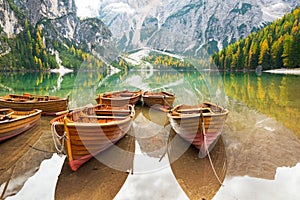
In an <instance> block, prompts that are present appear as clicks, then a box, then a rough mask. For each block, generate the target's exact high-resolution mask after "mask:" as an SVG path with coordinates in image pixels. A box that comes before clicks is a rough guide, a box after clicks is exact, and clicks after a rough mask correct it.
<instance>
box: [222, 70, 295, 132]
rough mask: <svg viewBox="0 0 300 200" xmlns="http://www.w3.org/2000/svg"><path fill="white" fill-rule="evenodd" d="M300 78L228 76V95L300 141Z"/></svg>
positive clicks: (249, 74)
mask: <svg viewBox="0 0 300 200" xmlns="http://www.w3.org/2000/svg"><path fill="white" fill-rule="evenodd" d="M299 81H300V76H294V75H279V74H265V73H263V74H262V75H261V76H256V74H255V73H245V74H243V73H230V74H228V73H225V74H224V85H225V91H226V94H227V95H228V96H230V97H232V98H234V99H237V100H240V101H243V102H244V103H246V104H247V105H248V106H249V107H250V108H254V109H257V110H258V111H260V112H262V113H264V114H266V115H268V116H270V117H274V118H275V119H276V120H278V121H280V122H282V123H283V124H284V125H285V126H286V127H287V128H289V129H291V130H292V131H293V132H294V133H295V134H296V135H297V136H298V138H300V129H299V128H298V124H299V123H300V87H299V85H297V84H296V83H299Z"/></svg>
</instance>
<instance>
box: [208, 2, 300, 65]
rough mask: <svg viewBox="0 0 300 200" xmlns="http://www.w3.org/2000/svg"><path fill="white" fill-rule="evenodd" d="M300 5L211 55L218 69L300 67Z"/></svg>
mask: <svg viewBox="0 0 300 200" xmlns="http://www.w3.org/2000/svg"><path fill="white" fill-rule="evenodd" d="M299 19H300V7H297V8H296V9H294V10H293V11H292V12H291V13H290V14H286V15H285V16H283V17H282V18H281V19H278V20H276V21H275V22H273V23H271V24H269V25H268V26H266V27H265V28H263V29H261V30H260V31H258V32H256V33H252V34H250V35H249V36H248V37H246V38H245V39H242V40H239V41H237V42H236V43H233V44H231V45H229V46H228V47H226V48H224V49H223V50H221V51H220V52H218V53H215V54H214V55H213V56H212V62H213V63H214V64H216V65H217V66H218V68H219V69H224V70H239V69H245V68H246V69H255V68H256V67H257V66H259V65H260V66H262V68H263V69H264V70H265V69H274V68H282V67H286V68H297V67H300V56H299V55H300V22H299Z"/></svg>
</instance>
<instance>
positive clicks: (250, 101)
mask: <svg viewBox="0 0 300 200" xmlns="http://www.w3.org/2000/svg"><path fill="white" fill-rule="evenodd" d="M81 73H82V74H81V75H79V76H78V74H77V73H71V74H67V75H65V76H64V78H63V81H62V82H61V88H60V90H57V91H53V90H52V89H53V88H54V86H56V84H57V79H58V76H57V75H56V74H48V73H45V74H39V73H36V74H25V75H24V74H4V75H3V74H1V75H0V83H1V85H0V87H1V90H0V94H6V93H8V92H11V91H14V92H17V93H23V92H25V91H26V92H32V93H41V94H49V93H50V94H51V95H56V96H66V95H67V94H70V100H71V107H76V106H79V105H86V104H88V103H92V104H95V101H94V98H95V97H96V96H95V94H97V93H102V92H105V91H111V90H119V89H130V90H134V89H139V88H143V89H151V88H166V89H169V90H170V91H172V92H174V93H175V94H176V96H177V98H176V100H175V104H181V103H187V104H195V103H196V102H197V103H198V102H202V101H213V102H216V103H218V104H220V105H222V106H225V107H226V108H228V109H229V110H230V114H229V116H228V119H227V121H226V126H225V129H224V132H223V137H222V139H223V142H224V146H223V147H224V148H223V149H225V150H226V155H227V174H226V180H230V179H231V178H233V179H234V177H237V176H241V177H242V176H250V177H252V178H264V179H267V180H273V179H274V176H275V173H276V170H277V169H278V167H282V166H295V165H296V163H298V162H299V161H300V141H299V137H300V136H299V128H298V127H297V125H298V124H299V122H300V116H299V113H300V110H299V109H300V106H299V105H300V96H299V95H300V91H299V89H300V87H299V86H298V85H297V84H296V83H298V82H299V79H300V76H290V75H289V76H287V75H274V74H264V73H263V74H262V75H261V76H259V77H258V76H256V74H255V73H253V74H252V73H246V74H243V73H224V74H221V77H220V76H219V74H214V73H213V72H191V71H190V72H183V71H180V72H179V71H155V70H154V71H152V72H151V73H144V72H143V71H140V70H136V71H129V72H125V73H117V74H114V75H112V76H110V77H105V76H103V75H102V73H101V72H93V73H90V72H81ZM24 76H25V77H26V78H25V77H24ZM227 96H228V97H227ZM137 109H138V108H137ZM139 111H140V112H137V114H138V115H137V116H136V119H135V124H136V126H135V127H134V132H133V133H132V135H130V136H131V137H133V136H135V134H136V136H138V137H137V138H136V141H137V142H136V143H134V144H135V145H136V148H137V149H136V153H137V154H138V155H139V156H140V158H137V159H136V160H134V164H133V166H134V168H135V169H137V170H136V172H137V173H136V174H135V170H134V171H133V172H134V174H133V176H131V175H130V177H134V178H133V179H132V181H133V182H130V184H131V186H129V187H125V185H124V188H125V189H123V188H122V189H121V191H123V192H124V191H127V192H128V190H127V189H129V193H127V194H126V195H127V196H128V195H129V196H128V197H130V198H131V197H133V196H130V194H132V193H134V192H136V196H134V197H140V196H139V195H142V193H143V192H142V191H143V190H141V188H140V187H139V185H138V184H141V186H145V187H142V188H147V192H144V194H145V195H147V194H149V195H150V194H152V195H153V193H154V192H156V190H155V189H157V188H159V186H157V185H162V184H164V186H165V187H164V189H162V190H158V191H159V192H156V193H155V194H157V195H159V194H162V195H164V194H166V191H168V190H170V187H172V188H173V187H174V188H177V189H176V192H174V194H177V195H181V194H182V195H183V193H182V191H181V190H180V187H182V189H183V191H184V192H185V193H186V195H187V196H188V198H190V199H193V195H195V197H199V198H201V197H203V196H197V194H200V193H199V191H200V190H199V189H198V190H197V189H193V187H192V185H193V184H190V181H192V182H193V181H194V182H195V181H196V180H195V178H197V177H198V176H201V177H202V175H203V174H202V175H199V174H198V175H196V174H197V173H202V172H200V171H195V170H194V169H197V170H201V169H202V168H199V167H198V168H196V167H197V166H201V164H200V163H201V161H199V160H198V159H197V158H196V157H194V156H195V155H197V153H195V149H193V148H192V147H190V146H189V144H185V143H182V144H181V145H182V147H183V148H185V150H186V151H180V152H179V153H176V152H175V151H174V149H176V148H177V149H178V145H177V147H175V148H172V149H173V150H172V151H170V145H169V144H170V137H169V136H171V134H172V131H171V129H170V126H169V124H168V120H166V118H165V117H164V116H163V115H159V116H158V115H157V113H156V114H155V111H153V110H151V109H149V108H148V109H147V108H146V109H144V108H143V109H141V110H139ZM45 127H47V129H48V128H49V124H48V122H47V124H45V125H43V126H42V132H43V130H44V128H45ZM49 129H50V128H49ZM143 130H147V132H143ZM148 134H149V135H148ZM48 136H49V135H48ZM136 136H135V137H136ZM45 137H47V136H45ZM297 137H298V138H297ZM18 138H19V137H18ZM48 139H49V138H48ZM127 139H128V138H127ZM43 140H45V141H47V138H44V139H43ZM122 141H125V144H126V141H128V140H126V138H125V140H122ZM176 141H180V138H177V139H175V138H171V142H172V143H174V145H175V144H176V143H177V142H176ZM152 144H154V145H152ZM166 144H167V146H168V148H166ZM171 145H172V144H171ZM125 146H126V145H125ZM175 146H176V145H175ZM221 147H222V143H221ZM0 148H2V144H1V145H0ZM215 148H216V150H217V149H218V148H217V146H216V147H215ZM166 149H167V151H166ZM52 150H53V149H52ZM165 152H167V153H165ZM186 152H187V154H186ZM222 153H224V152H221V153H220V152H218V153H216V155H223V154H222ZM174 155H175V159H174ZM43 156H45V155H44V154H43ZM145 159H147V161H145ZM222 159H223V158H222V157H221V158H217V157H215V159H214V160H213V161H214V163H218V161H222ZM160 160H161V161H160ZM95 161H97V160H94V162H90V164H89V165H87V166H88V169H89V170H88V171H86V172H83V173H82V174H81V175H78V174H80V173H77V175H74V174H71V173H69V174H68V173H65V172H66V171H64V170H66V169H67V166H64V168H63V170H62V172H63V173H62V175H61V177H60V180H59V182H58V187H57V191H56V195H57V196H56V197H57V198H58V199H59V197H60V198H64V197H65V196H64V195H65V191H67V190H68V189H66V188H65V187H67V186H69V184H70V183H72V181H73V182H74V184H76V181H77V180H80V181H82V182H84V185H85V189H86V188H89V182H91V181H94V180H95V179H97V180H99V182H98V183H99V184H102V185H101V186H103V187H104V186H105V187H104V188H106V190H105V189H103V191H102V192H103V194H102V196H105V197H108V198H113V197H114V196H112V194H111V193H109V192H107V190H110V189H111V187H113V184H116V185H117V187H114V189H113V192H112V193H113V194H117V193H118V192H119V190H118V189H120V188H121V187H122V184H123V183H124V182H125V180H126V182H127V179H126V178H127V176H128V174H120V173H119V172H117V171H111V169H110V168H108V167H107V166H106V167H105V166H102V167H97V166H98V165H99V162H98V161H97V162H96V163H95ZM223 161H224V160H223ZM170 162H171V169H172V172H173V173H174V175H170V174H169V173H171V172H170V169H169V168H168V167H167V166H168V165H169V163H170ZM143 163H144V164H145V165H142V164H143ZM153 163H154V164H153ZM221 163H222V162H221ZM223 164H224V162H223ZM0 166H4V165H2V163H1V165H0ZM95 166H96V167H95ZM162 166H163V167H162ZM193 166H194V167H195V168H194V169H191V168H188V167H193ZM217 166H218V165H217ZM220 166H223V165H221V164H220ZM33 168H34V169H36V167H35V166H33ZM153 168H154V169H161V171H163V173H164V175H161V174H160V175H157V176H155V175H153V176H151V174H155V173H156V172H158V171H160V170H154V171H153V170H152V169H153ZM207 168H208V167H207ZM205 169H206V168H205ZM145 170H146V171H151V170H152V172H153V173H148V175H149V176H147V177H146V176H144V177H142V176H138V175H139V173H138V172H140V175H141V172H145ZM168 170H169V171H168ZM206 170H208V169H206ZM97 172H98V173H97ZM107 172H108V173H107ZM187 172H190V173H187ZM223 173H224V172H223V171H222V167H221V168H220V170H219V171H218V174H219V175H220V176H221V177H222V175H224V174H223ZM8 174H10V171H9V170H8V171H6V172H5V173H3V175H2V174H1V179H0V180H2V176H3V177H4V176H6V177H4V178H3V180H4V181H5V180H7V177H8V176H9V175H8ZM96 174H97V177H96V178H95V175H96ZM112 174H113V175H112ZM166 174H169V175H166ZM64 175H65V177H64ZM165 175H166V176H165ZM112 176H113V181H112V184H109V185H108V186H107V185H105V183H106V184H107V183H108V182H110V181H111V180H112V179H111V177H112ZM160 176H161V178H157V182H156V178H153V177H160ZM174 176H175V178H174ZM291 176H293V177H294V175H293V174H291V175H290V177H291ZM69 177H73V178H71V179H70V178H69ZM99 177H101V178H99ZM164 177H165V178H166V179H165V180H166V182H164ZM24 179H26V178H23V180H24ZM175 179H176V180H177V181H178V183H179V185H178V184H177V183H176V180H175ZM288 179H289V178H288V176H287V177H285V180H283V181H286V182H288ZM100 180H101V181H102V182H101V181H100ZM128 180H129V179H128ZM197 180H198V179H197ZM211 180H215V179H214V177H212V176H211V179H210V181H211ZM4 181H2V183H1V184H2V187H3V183H4ZM168 181H169V182H170V183H171V185H168V184H167V182H168ZM151 183H153V184H152V185H151ZM202 183H205V182H203V181H200V182H199V183H198V184H202ZM225 183H226V182H225ZM130 184H129V185H130ZM156 184H157V185H156ZM209 184H210V182H209V183H208V185H209ZM194 185H197V184H194ZM148 186H149V187H150V188H149V187H148ZM151 186H152V188H151ZM155 186H156V187H155ZM179 186H180V187H179ZM199 187H200V186H199ZM201 187H202V186H201ZM225 187H226V185H225ZM249 187H250V188H251V187H252V186H251V185H250V186H249ZM92 188H93V189H90V190H88V191H85V190H84V189H83V188H80V187H79V186H78V185H77V187H75V186H74V187H73V188H72V190H70V192H72V191H77V190H78V191H79V193H82V195H83V196H84V195H86V196H88V195H92V196H93V195H94V196H95V197H99V196H101V195H100V194H99V193H97V191H96V189H95V188H96V186H95V187H92ZM97 188H99V186H98V187H97ZM107 188H109V189H107ZM126 188H127V189H126ZM209 189H211V188H209V186H208V187H207V188H204V189H203V190H202V189H201V191H208V190H209ZM216 190H217V189H214V190H211V191H212V193H211V194H210V195H211V196H213V192H214V191H216ZM16 191H17V190H14V192H16ZM121 191H120V193H119V194H118V196H117V197H118V198H121V197H122V196H123V195H124V197H127V196H126V195H125V194H124V193H123V192H121ZM148 191H150V192H148ZM201 191H200V192H201ZM14 192H12V193H14ZM74 194H75V193H74ZM97 195H98V196H97ZM75 196H76V195H75ZM75 196H74V198H76V197H75ZM236 196H237V195H232V196H230V197H232V199H234V198H235V197H236ZM155 197H156V196H155ZM170 197H174V196H170ZM181 197H182V198H186V196H185V195H183V196H181ZM99 198H100V197H99ZM207 198H208V197H207Z"/></svg>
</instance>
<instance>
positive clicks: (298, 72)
mask: <svg viewBox="0 0 300 200" xmlns="http://www.w3.org/2000/svg"><path fill="white" fill-rule="evenodd" d="M263 72H266V73H273V74H293V75H300V68H293V69H287V68H281V69H271V70H265V71H263Z"/></svg>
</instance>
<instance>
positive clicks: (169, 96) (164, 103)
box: [142, 91, 175, 110]
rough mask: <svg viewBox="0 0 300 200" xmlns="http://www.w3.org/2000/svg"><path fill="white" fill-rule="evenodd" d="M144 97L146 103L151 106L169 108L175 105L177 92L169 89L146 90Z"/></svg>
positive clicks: (162, 108) (161, 108)
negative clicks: (174, 92)
mask: <svg viewBox="0 0 300 200" xmlns="http://www.w3.org/2000/svg"><path fill="white" fill-rule="evenodd" d="M142 99H143V102H144V104H146V105H147V106H149V107H151V108H156V109H160V110H169V109H171V108H172V107H173V103H174V100H175V94H173V93H170V92H167V91H160V92H150V91H146V92H144V93H143V94H142Z"/></svg>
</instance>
